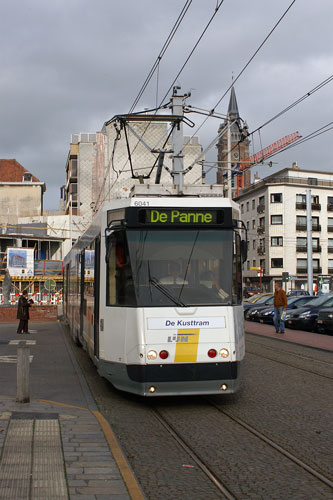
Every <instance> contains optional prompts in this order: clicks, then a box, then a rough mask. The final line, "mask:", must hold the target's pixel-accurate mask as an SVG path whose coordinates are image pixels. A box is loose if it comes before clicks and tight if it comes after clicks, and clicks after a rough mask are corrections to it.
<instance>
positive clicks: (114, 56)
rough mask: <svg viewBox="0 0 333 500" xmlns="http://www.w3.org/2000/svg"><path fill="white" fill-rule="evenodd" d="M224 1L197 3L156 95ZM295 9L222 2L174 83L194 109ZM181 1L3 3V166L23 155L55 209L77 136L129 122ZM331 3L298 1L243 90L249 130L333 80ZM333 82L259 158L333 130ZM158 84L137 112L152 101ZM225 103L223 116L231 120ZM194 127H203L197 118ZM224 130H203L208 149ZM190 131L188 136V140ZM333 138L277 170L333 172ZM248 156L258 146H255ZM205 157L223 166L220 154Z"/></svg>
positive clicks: (274, 128) (292, 153)
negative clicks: (123, 118)
mask: <svg viewBox="0 0 333 500" xmlns="http://www.w3.org/2000/svg"><path fill="white" fill-rule="evenodd" d="M217 3H219V2H217V0H193V1H192V4H191V6H190V8H189V10H188V12H187V14H186V16H185V18H184V20H183V22H182V24H181V26H180V28H179V30H178V32H177V34H176V36H175V38H174V39H173V41H172V43H171V45H170V47H169V49H168V51H167V52H166V54H165V56H164V57H163V59H162V61H161V63H160V70H159V80H158V98H159V99H160V100H161V99H162V98H163V97H164V95H165V93H166V92H167V90H168V88H169V87H170V85H171V84H172V82H173V80H174V78H175V77H176V75H177V73H178V71H179V69H180V68H181V66H182V65H183V63H184V61H185V59H186V58H187V56H188V54H189V52H190V51H191V49H192V47H193V45H194V44H195V43H196V41H197V39H198V38H199V36H200V35H201V33H202V31H203V29H204V27H205V26H206V24H207V23H208V21H209V19H210V17H211V16H212V14H213V12H214V9H215V7H216V5H217ZM291 3H292V0H279V1H276V0H251V1H249V0H225V1H224V3H223V4H222V6H221V8H220V9H219V11H218V13H217V15H216V16H215V18H214V20H213V22H212V24H211V25H210V27H209V28H208V31H207V32H206V34H205V35H204V37H203V39H202V41H201V42H200V44H199V46H198V48H197V49H196V51H195V52H194V54H193V56H192V57H191V59H190V60H189V62H188V64H187V66H186V68H185V69H184V71H183V72H182V74H181V75H180V77H179V79H178V82H177V83H178V84H179V85H181V87H182V90H184V91H188V90H191V93H192V96H191V98H190V99H189V100H188V104H192V105H193V106H198V107H201V108H205V109H211V108H212V107H214V106H215V104H216V103H217V102H218V100H219V99H220V98H221V97H222V95H223V94H224V92H225V91H226V90H227V89H228V87H229V85H230V83H231V81H232V75H234V78H236V77H237V75H238V74H239V72H240V71H241V70H242V69H243V67H244V66H245V64H246V63H247V62H248V60H249V59H250V58H251V57H252V55H253V54H254V52H255V51H256V49H257V48H258V47H259V45H260V44H261V43H262V42H263V40H264V39H265V37H266V36H267V35H268V33H269V32H270V30H271V29H272V28H273V26H274V25H275V23H276V22H277V21H278V19H279V18H280V17H281V15H282V14H283V13H284V11H285V10H286V9H287V7H288V6H289V5H290V4H291ZM184 5H185V0H140V1H135V0H121V1H119V0H117V1H116V0H95V1H94V2H92V1H91V0H89V1H88V0H53V1H46V0H0V6H1V17H0V40H1V52H0V101H1V107H0V116H1V120H0V128H1V130H0V132H1V133H0V157H1V158H16V160H17V161H18V162H20V163H21V164H22V165H23V166H24V167H25V168H26V169H28V170H29V171H31V172H32V173H33V174H34V175H36V176H37V177H38V178H39V179H40V180H41V181H44V182H45V183H46V186H47V191H46V193H45V198H44V199H45V208H46V209H53V208H58V206H59V188H60V186H61V185H62V184H64V182H65V163H66V158H67V154H68V150H69V143H70V137H71V134H73V133H79V132H96V131H99V130H101V128H102V126H103V123H104V122H105V121H106V120H108V119H110V118H111V117H112V116H114V115H115V114H119V113H127V112H128V111H129V109H130V107H131V105H132V103H133V101H134V99H135V98H136V96H137V94H138V91H139V89H140V87H141V85H142V83H143V82H144V80H145V78H146V76H147V75H148V72H149V70H150V69H151V67H152V65H153V63H154V61H155V60H156V57H157V56H158V54H159V52H160V50H161V48H162V46H163V44H164V42H165V40H166V38H167V36H168V35H169V33H170V31H171V28H172V27H173V25H174V23H175V21H176V19H177V18H178V15H179V14H180V12H181V10H182V8H183V6H184ZM332 19H333V1H332V0H317V1H316V2H312V1H310V0H296V2H295V3H294V5H293V6H292V7H291V9H290V10H289V12H288V14H287V15H286V17H285V18H284V19H283V21H282V22H281V23H280V25H279V26H278V27H277V29H276V30H275V31H274V33H273V34H272V36H271V37H270V38H269V39H268V41H267V42H266V43H265V45H264V46H263V48H262V49H261V50H260V52H259V53H258V54H257V56H256V57H255V59H254V60H253V61H252V62H251V64H250V65H249V67H248V68H247V69H246V71H245V72H244V73H243V75H242V76H241V77H240V78H239V80H238V81H237V82H236V83H235V90H236V96H237V100H238V107H239V112H240V115H241V117H242V118H243V119H244V120H246V121H247V123H248V126H249V130H250V132H251V131H252V130H255V129H256V128H258V127H259V126H260V125H262V124H263V123H265V122H266V121H267V120H269V119H270V118H272V117H273V116H274V115H275V114H277V113H279V112H280V111H282V110H283V109H284V108H286V107H287V106H288V105H289V104H291V103H293V102H294V101H295V100H297V99H298V98H300V97H301V96H303V95H304V94H306V93H307V92H308V91H310V90H311V89H313V88H314V87H316V86H317V85H318V84H319V83H321V82H322V81H324V80H325V79H326V78H328V77H329V76H330V75H331V74H333V54H332V46H333V43H332V41H333V35H332ZM332 91H333V82H332V83H329V84H328V85H326V86H325V87H324V88H323V89H321V90H319V91H318V92H316V93H315V94H314V95H312V96H310V97H309V98H308V99H306V100H305V101H304V102H302V103H301V104H299V105H298V106H296V107H295V108H293V109H292V110H291V111H289V112H288V113H286V114H284V115H283V116H282V117H281V118H279V119H277V120H275V121H274V122H272V123H271V124H270V125H268V126H266V127H264V128H263V129H262V131H261V144H260V140H259V137H258V134H255V135H254V137H253V141H252V142H253V151H258V150H260V149H261V145H262V147H266V146H268V145H269V144H271V143H273V142H275V141H276V140H278V139H280V138H281V137H283V136H285V135H287V134H290V133H292V132H294V131H297V130H298V131H299V132H300V134H301V135H302V136H306V135H307V134H309V133H311V132H313V131H315V130H316V129H319V128H320V127H322V126H324V125H326V124H327V123H329V122H331V121H333V113H332ZM156 93H157V77H154V78H153V79H152V81H151V84H150V85H149V87H148V88H147V90H146V92H145V93H144V95H143V97H142V98H141V100H140V102H139V104H138V106H137V108H136V110H141V109H144V108H146V107H148V108H152V107H155V104H156ZM228 102H229V95H227V96H226V97H225V98H224V99H223V100H222V102H221V104H220V105H219V106H218V108H217V111H218V112H220V113H226V111H227V107H228ZM190 118H191V119H192V120H193V121H195V123H196V125H197V127H199V126H200V124H201V122H202V120H203V118H202V117H201V116H199V115H191V116H190ZM219 124H220V121H219V120H217V119H213V118H210V119H209V120H208V121H207V122H206V124H205V125H204V126H203V127H202V128H201V129H200V131H199V134H198V135H199V137H200V141H201V143H202V145H203V146H204V147H205V146H207V145H208V144H209V143H210V142H211V140H212V139H213V138H214V137H215V136H216V134H217V129H218V126H219ZM185 133H186V131H185ZM332 133H333V132H332V131H330V132H328V133H326V134H323V135H322V136H320V137H318V138H316V139H313V140H311V141H308V142H306V143H304V145H299V146H298V147H295V148H292V149H290V150H289V151H286V152H284V153H282V154H280V155H278V156H275V157H274V161H276V162H278V164H275V165H274V167H273V168H272V169H269V168H268V167H263V166H259V167H254V170H255V171H258V172H259V173H260V175H263V176H264V175H268V174H269V173H272V172H274V171H276V170H280V169H282V168H285V167H290V166H291V164H292V162H293V161H297V162H298V163H299V166H300V167H301V168H305V169H317V170H322V171H329V172H332V173H333V164H332V158H331V149H332V148H331V142H332ZM251 148H252V146H251ZM209 159H216V151H214V150H213V151H212V152H211V153H210V155H209Z"/></svg>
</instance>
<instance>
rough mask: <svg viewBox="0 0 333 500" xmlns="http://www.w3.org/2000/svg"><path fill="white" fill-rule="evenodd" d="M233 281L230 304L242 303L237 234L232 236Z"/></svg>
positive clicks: (239, 241)
mask: <svg viewBox="0 0 333 500" xmlns="http://www.w3.org/2000/svg"><path fill="white" fill-rule="evenodd" d="M232 271H233V273H232V274H233V279H232V299H233V300H232V302H233V304H241V303H242V256H241V238H240V235H239V234H238V233H235V236H234V255H233V270H232Z"/></svg>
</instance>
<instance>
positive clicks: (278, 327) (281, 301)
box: [274, 283, 288, 333]
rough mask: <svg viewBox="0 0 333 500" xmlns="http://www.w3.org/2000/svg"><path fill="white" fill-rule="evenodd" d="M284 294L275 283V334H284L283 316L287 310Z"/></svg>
mask: <svg viewBox="0 0 333 500" xmlns="http://www.w3.org/2000/svg"><path fill="white" fill-rule="evenodd" d="M287 305H288V302H287V296H286V292H285V291H284V290H282V288H281V287H280V285H279V284H278V283H275V292H274V326H275V331H276V333H284V316H285V311H286V309H287Z"/></svg>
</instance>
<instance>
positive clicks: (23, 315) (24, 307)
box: [17, 290, 32, 333]
mask: <svg viewBox="0 0 333 500" xmlns="http://www.w3.org/2000/svg"><path fill="white" fill-rule="evenodd" d="M31 303H32V300H28V291H27V290H23V292H22V295H20V298H19V301H18V307H17V319H19V320H20V322H19V325H18V327H17V333H29V332H28V321H29V307H31Z"/></svg>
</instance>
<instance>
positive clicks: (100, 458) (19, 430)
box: [0, 322, 144, 500]
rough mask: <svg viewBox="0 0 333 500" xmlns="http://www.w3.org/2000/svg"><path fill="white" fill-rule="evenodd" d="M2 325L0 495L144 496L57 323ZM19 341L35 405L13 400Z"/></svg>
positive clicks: (90, 499)
mask: <svg viewBox="0 0 333 500" xmlns="http://www.w3.org/2000/svg"><path fill="white" fill-rule="evenodd" d="M16 326H17V325H14V324H0V499H1V500H4V499H12V500H23V499H40V500H49V499H50V500H53V499H54V500H55V499H57V500H68V499H70V500H106V499H109V500H130V499H133V500H134V499H135V500H144V496H143V494H142V492H141V490H140V487H139V485H138V484H137V482H136V480H135V477H134V475H133V473H132V471H131V469H130V467H129V465H128V463H127V461H126V459H125V457H124V455H123V454H122V450H121V448H120V446H119V444H118V442H117V439H116V438H115V436H114V434H113V432H112V429H111V427H110V426H109V424H108V423H107V422H106V421H105V419H104V418H103V416H102V415H101V414H100V413H99V411H98V409H97V407H96V405H95V403H94V401H93V398H92V396H91V393H90V391H89V388H88V386H87V384H86V382H85V380H84V377H83V375H82V373H81V371H80V368H79V367H78V365H77V363H76V360H75V358H74V356H73V354H72V351H71V348H70V343H69V341H68V340H67V338H66V336H65V334H64V332H63V330H62V328H61V326H60V324H59V323H58V322H47V323H33V322H29V326H30V328H31V330H32V332H34V333H32V334H30V335H17V334H16ZM18 341H22V342H27V343H28V344H29V349H30V367H29V368H30V402H28V403H18V402H16V368H17V364H16V352H17V345H18Z"/></svg>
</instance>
